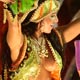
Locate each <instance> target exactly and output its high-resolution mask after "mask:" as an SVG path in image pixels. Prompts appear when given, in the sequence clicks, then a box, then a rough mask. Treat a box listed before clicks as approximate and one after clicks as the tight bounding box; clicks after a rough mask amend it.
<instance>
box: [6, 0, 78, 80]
mask: <svg viewBox="0 0 80 80" xmlns="http://www.w3.org/2000/svg"><path fill="white" fill-rule="evenodd" d="M38 3H40V1H39V2H38ZM59 4H60V3H59V2H58V1H56V0H46V1H44V2H43V3H41V4H40V5H38V8H37V9H34V10H35V11H34V10H31V11H30V12H29V13H28V14H27V18H26V19H25V20H24V17H23V18H20V17H21V16H20V17H19V19H20V20H18V15H16V16H15V18H13V17H12V14H11V13H10V11H8V10H7V11H6V12H7V20H8V32H7V37H6V39H7V43H8V46H9V48H10V56H11V60H12V64H11V65H10V66H8V71H9V78H10V79H11V80H52V79H53V80H61V69H62V59H61V56H60V55H59V54H60V53H61V52H62V50H63V49H62V40H61V36H63V37H62V39H63V41H64V42H69V41H70V40H72V39H73V38H74V37H76V36H77V35H79V34H80V27H79V26H80V22H79V21H80V20H77V21H75V22H74V23H72V24H69V25H68V26H67V27H65V29H63V28H62V29H59V28H56V30H55V28H54V24H56V23H57V22H58V19H57V16H56V15H57V12H58V9H59V7H60V6H59ZM10 8H11V7H10ZM11 9H12V8H11ZM12 11H13V10H12ZM13 13H14V11H13ZM15 14H17V13H15ZM22 21H23V23H22V28H23V29H22V31H21V22H22ZM25 22H26V23H25ZM57 29H58V30H59V31H60V33H61V35H60V34H59V33H58V31H57ZM75 30H77V31H75ZM22 32H23V33H22ZM72 32H74V34H72ZM70 34H72V35H70Z"/></svg>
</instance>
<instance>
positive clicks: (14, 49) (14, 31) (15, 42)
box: [7, 10, 24, 62]
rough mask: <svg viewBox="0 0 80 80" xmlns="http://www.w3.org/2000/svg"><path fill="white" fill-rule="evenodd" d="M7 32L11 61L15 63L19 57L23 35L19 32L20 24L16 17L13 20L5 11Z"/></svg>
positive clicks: (8, 12)
mask: <svg viewBox="0 0 80 80" xmlns="http://www.w3.org/2000/svg"><path fill="white" fill-rule="evenodd" d="M7 20H8V32H7V43H8V45H9V48H10V51H11V59H12V61H13V62H15V61H16V60H17V58H18V56H19V53H20V48H21V46H22V45H23V40H24V39H23V34H22V32H21V23H20V22H19V21H18V16H17V15H16V16H15V17H14V18H13V16H12V14H11V13H10V11H8V10H7Z"/></svg>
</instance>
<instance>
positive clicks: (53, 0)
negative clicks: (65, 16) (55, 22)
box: [10, 0, 62, 23]
mask: <svg viewBox="0 0 80 80" xmlns="http://www.w3.org/2000/svg"><path fill="white" fill-rule="evenodd" d="M42 1H43V2H42V3H41V4H40V5H39V4H38V3H39V0H20V1H19V0H16V1H15V2H14V3H13V4H12V5H10V8H11V10H12V12H13V14H18V13H23V14H25V13H26V16H27V15H28V14H29V13H30V12H31V11H33V10H35V11H34V13H32V15H31V18H30V19H29V22H35V23H37V22H39V21H41V20H42V19H43V18H44V17H46V16H47V15H49V14H50V13H55V12H57V11H58V10H59V8H60V3H61V2H62V1H60V0H42Z"/></svg>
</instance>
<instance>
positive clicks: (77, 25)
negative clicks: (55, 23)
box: [57, 18, 80, 43]
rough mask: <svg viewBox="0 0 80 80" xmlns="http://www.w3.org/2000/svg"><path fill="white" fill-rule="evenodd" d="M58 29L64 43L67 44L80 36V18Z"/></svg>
mask: <svg viewBox="0 0 80 80" xmlns="http://www.w3.org/2000/svg"><path fill="white" fill-rule="evenodd" d="M57 29H58V30H59V31H60V33H61V35H62V38H63V40H64V42H65V43H67V42H69V41H71V40H73V39H74V38H75V37H77V36H78V35H79V34H80V18H78V19H77V20H75V21H73V22H71V23H69V24H68V25H66V26H62V27H59V28H57Z"/></svg>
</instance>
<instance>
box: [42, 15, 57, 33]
mask: <svg viewBox="0 0 80 80" xmlns="http://www.w3.org/2000/svg"><path fill="white" fill-rule="evenodd" d="M57 22H58V18H57V15H56V14H51V15H49V16H47V17H46V18H45V19H44V20H43V21H42V22H41V32H43V33H50V32H51V30H52V29H53V27H54V26H53V25H54V24H56V23H57Z"/></svg>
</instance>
